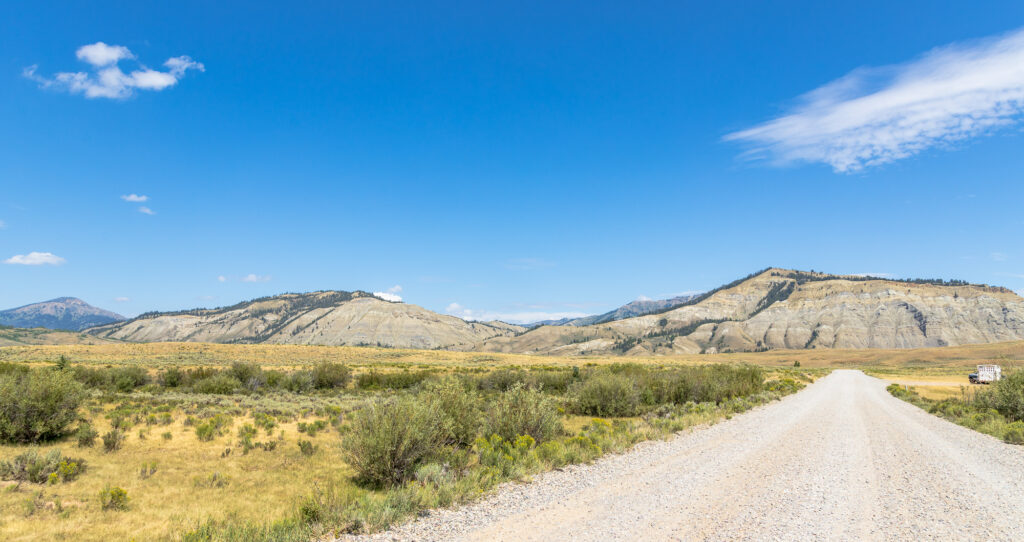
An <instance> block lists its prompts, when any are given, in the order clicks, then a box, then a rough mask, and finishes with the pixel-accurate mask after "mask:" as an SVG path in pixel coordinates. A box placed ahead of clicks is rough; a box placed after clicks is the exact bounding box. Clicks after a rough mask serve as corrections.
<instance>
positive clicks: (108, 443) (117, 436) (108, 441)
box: [103, 428, 125, 452]
mask: <svg viewBox="0 0 1024 542" xmlns="http://www.w3.org/2000/svg"><path fill="white" fill-rule="evenodd" d="M124 439H125V436H124V431H121V430H120V429H116V428H115V429H111V430H110V431H108V432H106V433H104V434H103V451H105V452H116V451H117V450H120V449H121V445H122V444H124Z"/></svg>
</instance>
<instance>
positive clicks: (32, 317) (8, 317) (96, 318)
mask: <svg viewBox="0 0 1024 542" xmlns="http://www.w3.org/2000/svg"><path fill="white" fill-rule="evenodd" d="M124 319H125V318H124V316H121V315H120V314H117V313H114V312H110V311H107V310H103V309H100V308H97V307H93V306H92V305H90V304H88V303H86V302H85V301H82V300H81V299H78V298H76V297H58V298H57V299H51V300H49V301H43V302H42V303H32V304H31V305H25V306H22V307H18V308H15V309H9V310H5V311H0V325H5V326H10V327H19V328H36V327H42V328H47V329H64V330H70V331H81V330H83V329H86V328H89V327H93V326H98V325H102V324H108V323H111V322H118V321H121V320H124Z"/></svg>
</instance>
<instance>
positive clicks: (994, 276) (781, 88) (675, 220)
mask: <svg viewBox="0 0 1024 542" xmlns="http://www.w3.org/2000/svg"><path fill="white" fill-rule="evenodd" d="M371 4H372V5H371ZM551 4H552V3H550V2H536V3H533V2H515V3H508V4H504V5H499V4H498V3H470V2H465V3H390V2H374V3H365V2H361V3H342V2H323V3H302V2H293V3H287V4H285V3H261V2H251V1H249V2H244V3H241V2H239V3H232V2H216V3H210V2H177V3H173V4H167V3H157V2H132V3H127V2H125V3H108V4H107V5H106V6H105V7H97V6H95V5H94V3H90V2H72V3H67V2H52V3H50V2H17V1H15V2H5V3H4V4H3V5H2V6H0V221H2V229H0V259H2V260H3V261H4V262H6V263H4V264H2V265H0V284H3V285H4V287H3V288H0V307H13V306H17V305H22V304H26V303H31V302H35V301H40V300H44V299H49V298H53V297H57V296H62V295H71V296H77V297H81V298H83V299H85V300H86V301H88V302H90V303H93V304H95V305H98V306H101V307H105V308H109V309H111V310H115V311H118V312H121V313H124V314H128V315H132V314H137V313H139V312H143V311H147V310H170V309H181V308H187V307H195V306H218V305H226V304H231V303H234V302H237V301H239V300H242V299H250V298H253V297H258V296H262V295H271V294H275V293H281V292H286V291H308V290H316V289H347V290H352V289H363V290H369V291H381V292H387V291H389V290H390V291H392V292H394V293H395V294H396V295H400V296H402V297H403V298H404V299H405V300H406V301H408V302H411V303H416V304H419V305H422V306H425V307H427V308H429V309H432V310H436V311H440V312H449V313H452V314H456V315H460V316H467V317H475V318H490V317H499V318H504V319H506V320H532V319H540V318H545V317H549V316H559V315H565V314H582V313H594V312H601V311H604V310H607V309H610V308H612V307H614V306H618V305H620V304H622V303H624V302H627V301H629V300H631V299H635V298H637V297H639V296H647V297H654V298H656V297H665V296H669V295H672V294H676V293H680V292H687V291H695V290H703V289H707V288H712V287H714V286H717V285H719V284H721V283H724V282H728V281H730V280H733V279H735V278H738V277H740V276H742V275H745V274H747V273H749V272H752V271H755V270H757V269H760V268H763V267H766V266H782V267H791V268H799V269H817V270H826V271H831V272H837V273H873V274H891V275H893V276H899V277H945V278H961V279H966V280H970V281H974V282H984V283H989V284H999V285H1004V286H1008V287H1010V288H1013V289H1015V290H1024V243H1022V238H1024V237H1022V232H1024V213H1021V208H1022V203H1024V184H1022V183H1021V176H1022V173H1024V152H1021V148H1022V143H1024V140H1022V138H1021V124H1020V120H1021V110H1022V108H1024V105H1022V104H1024V94H1022V89H1024V74H1022V73H1021V70H1022V69H1024V68H1022V66H1024V52H1022V51H1024V45H1022V43H1024V38H1022V37H1021V36H1022V35H1021V34H1018V33H1019V32H1021V29H1022V28H1024V4H1021V3H1020V2H988V3H975V4H972V5H971V7H966V5H965V4H959V3H948V4H945V3H935V2H899V3H893V2H870V1H866V2H857V3H846V4H849V5H843V6H836V5H833V4H835V3H822V2H781V3H780V2H772V3H766V2H740V3H734V2H731V3H728V5H722V6H703V7H702V6H696V5H683V4H682V3H679V2H651V3H628V4H625V3H604V2H579V3H573V2H560V3H557V4H558V5H557V6H552V5H551ZM723 4H724V3H723ZM97 43H101V44H102V45H96V44H97ZM936 48H942V49H939V50H936ZM111 68H113V70H111ZM59 74H65V75H59ZM961 86H963V88H961ZM133 195H134V196H139V197H130V196H133ZM125 196H129V197H128V198H127V200H137V201H127V200H126V198H124V197H125ZM143 196H144V197H145V201H138V200H142V199H143V198H142V197H143ZM143 208H145V209H146V210H148V211H149V212H142V209H143ZM33 253H36V254H33Z"/></svg>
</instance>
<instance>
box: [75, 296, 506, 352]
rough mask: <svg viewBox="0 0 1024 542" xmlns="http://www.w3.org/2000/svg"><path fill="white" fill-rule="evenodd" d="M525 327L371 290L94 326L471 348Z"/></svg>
mask: <svg viewBox="0 0 1024 542" xmlns="http://www.w3.org/2000/svg"><path fill="white" fill-rule="evenodd" d="M523 329H524V328H522V327H519V326H513V325H509V324H505V323H502V322H466V321H465V320H462V319H460V318H456V317H454V316H447V315H442V314H437V313H435V312H431V311H428V310H426V309H424V308H422V307H419V306H416V305H409V304H406V303H393V302H389V301H384V300H382V299H379V298H377V297H374V296H373V295H371V294H367V293H365V292H353V293H349V292H335V291H325V292H311V293H307V294H284V295H279V296H273V297H266V298H261V299H256V300H253V301H248V302H245V303H239V304H238V305H234V306H232V307H224V308H220V309H200V310H194V311H181V312H175V313H152V314H144V315H141V316H139V317H138V318H135V319H133V320H129V321H126V322H119V323H116V324H110V325H105V326H99V327H94V328H91V329H89V330H88V332H89V333H91V334H93V335H95V336H97V337H103V338H111V339H118V340H123V341H132V342H166V341H185V342H210V343H271V344H316V345H333V346H340V345H371V346H389V347H400V348H425V349H431V348H467V347H469V346H471V345H473V344H476V343H479V342H480V341H483V340H485V339H488V338H491V337H496V336H503V335H514V334H515V333H519V332H521V331H523Z"/></svg>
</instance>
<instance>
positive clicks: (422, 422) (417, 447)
mask: <svg viewBox="0 0 1024 542" xmlns="http://www.w3.org/2000/svg"><path fill="white" fill-rule="evenodd" d="M436 416H437V412H436V410H433V409H432V408H430V407H428V406H426V405H423V404H421V403H418V402H416V401H415V400H414V399H410V398H402V399H397V400H389V401H385V400H378V401H375V402H373V403H371V404H370V405H368V406H366V407H364V408H362V409H361V410H359V411H357V412H356V413H355V414H354V416H353V418H352V429H351V432H350V433H349V434H348V435H346V437H345V439H344V440H343V441H342V447H343V451H344V454H345V457H346V459H347V461H348V464H349V465H351V466H352V468H353V469H354V470H355V471H356V478H357V480H359V481H360V482H362V483H365V484H368V485H372V486H376V487H382V486H393V485H397V484H400V483H402V482H405V481H406V480H408V479H410V478H411V477H412V476H413V474H414V473H415V472H416V468H417V467H418V466H419V465H420V464H421V463H422V462H423V461H424V460H426V459H427V457H428V456H429V455H430V454H432V453H434V452H435V451H436V450H437V449H438V448H439V447H440V443H441V440H442V438H443V437H442V435H441V434H440V432H439V431H438V427H437V425H436V424H435V419H436Z"/></svg>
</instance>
